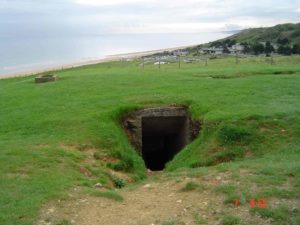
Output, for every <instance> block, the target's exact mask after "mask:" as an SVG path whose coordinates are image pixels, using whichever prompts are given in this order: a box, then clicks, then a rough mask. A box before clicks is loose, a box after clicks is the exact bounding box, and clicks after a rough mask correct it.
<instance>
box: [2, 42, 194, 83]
mask: <svg viewBox="0 0 300 225" xmlns="http://www.w3.org/2000/svg"><path fill="white" fill-rule="evenodd" d="M194 46H197V45H189V46H179V47H173V48H163V49H156V50H149V51H142V52H131V53H121V54H115V55H106V56H104V57H103V58H99V59H94V60H88V61H81V62H80V61H79V62H76V63H68V64H61V65H57V66H51V67H50V66H49V67H47V66H45V68H40V69H31V70H27V71H24V72H16V73H8V74H0V80H1V79H9V78H17V77H27V76H32V75H36V74H39V73H46V72H50V71H56V70H63V69H71V68H77V67H81V66H87V65H95V64H99V63H105V62H113V61H119V60H123V59H135V58H139V57H143V56H148V55H152V54H156V53H160V52H164V51H175V50H179V49H184V48H188V47H194Z"/></svg>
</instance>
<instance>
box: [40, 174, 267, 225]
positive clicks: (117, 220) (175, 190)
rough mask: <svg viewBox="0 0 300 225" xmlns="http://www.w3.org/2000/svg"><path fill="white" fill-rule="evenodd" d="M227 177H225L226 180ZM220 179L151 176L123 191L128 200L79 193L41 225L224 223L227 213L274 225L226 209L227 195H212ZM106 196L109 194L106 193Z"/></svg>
mask: <svg viewBox="0 0 300 225" xmlns="http://www.w3.org/2000/svg"><path fill="white" fill-rule="evenodd" d="M223 175H224V177H223ZM223 175H222V174H221V175H220V176H218V177H217V178H216V177H210V178H208V177H205V179H203V178H200V177H197V178H190V177H186V176H181V177H174V178H170V177H165V176H164V175H163V174H159V173H158V174H155V175H154V176H151V178H149V179H148V180H147V181H146V183H143V184H139V185H138V186H129V187H127V188H125V189H122V190H120V191H118V193H119V194H120V195H122V196H123V198H124V201H122V202H117V201H114V200H112V199H106V198H99V197H93V196H89V195H86V194H82V192H81V191H80V189H79V188H75V189H74V190H72V191H71V193H70V194H69V196H70V198H69V199H68V200H64V201H60V200H58V201H56V202H52V203H49V204H48V205H47V206H45V207H44V209H42V211H41V216H40V221H39V223H38V224H39V225H56V224H65V223H59V222H58V221H64V220H65V221H68V223H67V224H76V225H104V224H105V225H116V224H118V225H152V224H154V225H163V224H173V225H177V224H178V225H181V224H189V225H195V224H214V225H216V224H222V223H221V220H222V217H223V216H224V215H226V214H232V215H235V216H239V217H240V218H241V219H242V221H244V222H246V223H245V224H248V223H249V224H270V222H269V221H267V220H263V219H262V218H260V217H259V216H257V215H252V214H250V213H249V210H250V208H249V207H248V205H244V206H239V207H238V208H234V207H233V205H224V204H223V201H224V199H225V196H224V195H222V194H216V193H215V192H214V191H213V190H214V188H215V187H216V186H217V185H219V184H220V181H221V180H222V179H226V178H225V177H227V174H223ZM190 182H192V183H196V184H199V185H200V187H202V188H199V189H193V190H187V191H182V189H183V188H184V187H186V184H187V183H190ZM103 191H104V190H103Z"/></svg>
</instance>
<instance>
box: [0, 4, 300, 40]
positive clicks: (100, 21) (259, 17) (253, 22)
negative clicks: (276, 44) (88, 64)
mask: <svg viewBox="0 0 300 225" xmlns="http://www.w3.org/2000/svg"><path fill="white" fill-rule="evenodd" d="M287 22H294V23H295V22H300V0H259V1H256V0H252V1H251V0H248V1H245V0H0V35H1V36H3V35H6V36H13V35H25V34H26V35H30V34H31V35H37V34H39V35H59V34H72V35H73V34H77V35H85V34H87V35H90V34H121V33H195V32H215V31H216V32H219V31H230V30H238V29H243V28H248V27H262V26H272V25H275V24H279V23H287Z"/></svg>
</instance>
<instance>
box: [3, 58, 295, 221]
mask: <svg viewBox="0 0 300 225" xmlns="http://www.w3.org/2000/svg"><path fill="white" fill-rule="evenodd" d="M275 61H276V64H275V65H270V63H269V62H268V61H267V60H266V59H265V58H248V59H242V60H241V61H240V63H239V64H238V65H236V64H235V59H230V58H229V59H216V60H211V61H209V63H208V66H205V63H204V62H200V63H193V64H185V65H183V66H182V68H181V69H179V68H178V67H177V65H175V64H170V65H163V66H162V67H161V69H160V70H159V69H158V68H156V67H154V66H153V65H147V66H146V67H145V69H144V70H143V69H142V68H141V67H140V66H139V62H136V61H133V62H111V63H103V64H98V65H90V66H84V67H80V68H74V69H68V70H62V71H56V72H55V74H57V75H58V77H59V78H58V81H57V82H53V83H45V84H35V83H34V82H33V77H24V78H13V79H4V80H0V178H1V179H0V224H18V225H19V224H32V223H33V222H34V221H35V220H36V216H37V214H38V210H39V208H40V207H41V205H42V204H44V203H46V202H47V201H48V200H49V199H52V198H54V197H58V196H60V197H63V196H65V195H66V193H67V190H68V189H69V188H70V187H73V186H82V187H86V188H89V187H94V185H95V184H96V183H99V182H100V183H101V184H103V185H105V186H107V187H108V188H109V187H111V186H113V185H115V186H116V187H118V185H121V184H123V180H125V179H122V177H119V175H120V176H122V175H121V174H120V173H119V172H115V173H113V172H111V171H112V169H113V170H115V171H122V172H124V173H125V174H126V177H128V180H129V181H130V182H133V181H137V180H140V179H143V178H145V167H144V163H143V161H142V159H141V158H140V157H139V156H138V154H137V153H136V151H135V150H134V149H133V147H132V146H131V145H130V144H129V141H128V140H127V137H126V135H125V133H124V131H123V129H122V127H121V125H120V122H119V120H120V117H121V116H122V115H123V114H124V113H126V112H129V111H132V110H135V109H138V108H143V107H150V106H161V105H171V104H178V105H187V106H188V107H189V108H190V111H191V113H192V116H193V117H194V118H195V119H199V120H201V121H203V124H202V130H201V133H200V136H199V137H198V138H197V139H196V140H195V141H194V142H193V143H191V144H190V145H188V146H187V147H186V148H185V149H184V150H183V151H181V152H180V153H179V154H178V155H177V156H176V157H175V158H174V160H173V161H171V162H169V163H168V165H167V167H166V170H168V171H175V172H176V171H177V169H180V168H183V167H189V168H196V167H203V166H214V165H218V166H220V165H222V168H223V167H226V166H228V167H230V168H231V169H234V168H240V165H247V166H249V167H250V168H251V165H257V162H258V161H259V163H264V161H265V162H266V163H267V165H269V168H266V169H265V170H264V173H267V172H268V171H269V172H270V173H272V176H274V177H276V174H273V172H272V170H273V169H274V170H276V171H278V173H283V172H284V171H286V173H284V174H281V175H282V176H287V177H292V179H294V180H293V182H294V185H295V187H298V188H299V180H300V169H299V166H297V163H298V165H299V158H300V157H299V156H300V138H299V137H300V101H299V99H300V89H299V84H300V76H299V75H300V64H299V62H300V58H299V57H296V56H292V57H280V58H275ZM278 159H282V160H283V159H287V160H285V161H283V162H282V163H281V164H276V165H275V164H274V168H273V167H272V166H271V164H270V162H269V160H274V161H278ZM243 160H245V161H243ZM252 160H254V161H252ZM255 160H256V161H255ZM230 161H236V164H231V163H226V162H230ZM251 162H254V164H251ZM220 163H221V164H220ZM222 163H225V164H222ZM288 164H291V165H293V167H288V168H286V167H287V165H288ZM284 168H285V170H284ZM223 169H224V168H223ZM260 169H261V168H260ZM263 176H264V174H263ZM266 179H267V178H266ZM270 179H271V178H270ZM271 180H272V179H271ZM275 180H276V179H275ZM268 184H269V183H266V185H268ZM293 195H295V192H293Z"/></svg>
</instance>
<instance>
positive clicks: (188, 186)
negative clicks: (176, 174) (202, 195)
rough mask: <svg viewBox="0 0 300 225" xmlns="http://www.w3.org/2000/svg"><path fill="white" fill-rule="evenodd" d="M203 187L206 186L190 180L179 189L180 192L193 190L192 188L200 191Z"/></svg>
mask: <svg viewBox="0 0 300 225" xmlns="http://www.w3.org/2000/svg"><path fill="white" fill-rule="evenodd" d="M205 188H206V187H205V185H203V184H198V183H195V182H193V181H190V182H188V183H186V184H185V186H184V187H183V188H182V189H180V191H182V192H188V191H194V190H198V191H202V190H204V189H205Z"/></svg>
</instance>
